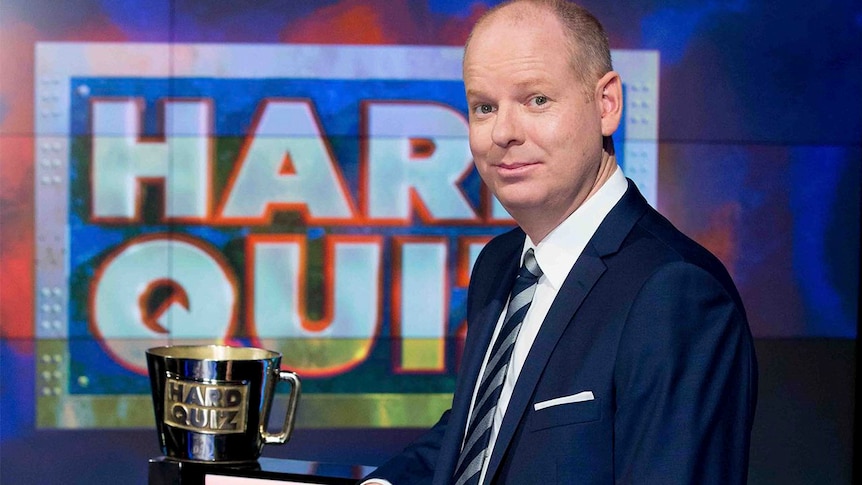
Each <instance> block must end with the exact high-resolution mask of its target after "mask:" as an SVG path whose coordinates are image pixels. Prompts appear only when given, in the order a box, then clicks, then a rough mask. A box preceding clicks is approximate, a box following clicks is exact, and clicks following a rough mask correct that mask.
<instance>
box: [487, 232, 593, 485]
mask: <svg viewBox="0 0 862 485" xmlns="http://www.w3.org/2000/svg"><path fill="white" fill-rule="evenodd" d="M604 271H605V264H604V263H603V262H602V260H601V258H599V256H598V254H597V253H596V251H595V248H593V247H592V245H590V244H588V245H587V247H586V248H585V249H584V252H583V254H581V257H580V258H578V261H577V262H576V263H575V265H574V266H573V267H572V271H571V272H570V273H569V276H568V277H566V281H565V282H564V283H563V286H562V288H560V292H559V294H558V295H557V298H556V299H555V300H554V303H553V304H552V305H551V308H550V309H549V310H548V315H547V316H546V317H545V320H544V322H543V323H542V329H541V331H539V333H538V335H537V336H536V340H535V341H534V342H533V346H532V347H531V348H530V352H529V353H528V354H527V359H526V361H524V366H523V367H522V368H521V373H520V374H519V375H518V381H517V383H516V384H515V388H514V389H513V391H512V397H511V399H510V400H509V405H508V407H507V408H506V414H505V416H504V417H503V423H502V425H501V426H500V432H499V434H498V435H497V441H496V442H495V444H494V451H493V453H492V454H491V459H490V461H489V462H488V476H489V477H493V476H494V473H496V471H497V467H498V466H499V465H500V460H501V459H502V457H503V455H504V454H505V451H506V449H507V448H508V447H509V442H510V441H511V440H512V436H513V435H514V433H515V429H516V428H517V426H518V423H519V422H520V421H521V418H522V417H523V415H524V412H525V411H526V409H527V406H528V405H529V403H530V398H531V396H532V395H533V391H534V390H535V388H536V385H537V384H538V382H539V377H540V376H541V374H542V371H544V369H545V365H546V364H547V363H548V359H550V357H551V353H552V352H553V350H554V347H556V345H557V342H558V341H559V340H560V337H561V336H562V335H563V332H564V331H565V329H566V327H567V326H568V325H569V322H570V321H571V320H572V317H573V316H574V314H575V312H576V311H577V309H578V307H580V306H581V303H582V302H583V301H584V298H586V296H587V294H589V292H590V290H591V289H592V287H593V285H595V284H596V281H598V279H599V277H600V276H601V275H602V273H604Z"/></svg>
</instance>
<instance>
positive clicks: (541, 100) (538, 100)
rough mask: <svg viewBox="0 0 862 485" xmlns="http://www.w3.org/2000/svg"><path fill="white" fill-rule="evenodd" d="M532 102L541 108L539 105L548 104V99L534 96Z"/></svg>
mask: <svg viewBox="0 0 862 485" xmlns="http://www.w3.org/2000/svg"><path fill="white" fill-rule="evenodd" d="M533 102H534V103H536V104H537V105H539V106H541V105H543V104H545V103H547V102H548V97H547V96H542V95H539V96H536V97H534V98H533Z"/></svg>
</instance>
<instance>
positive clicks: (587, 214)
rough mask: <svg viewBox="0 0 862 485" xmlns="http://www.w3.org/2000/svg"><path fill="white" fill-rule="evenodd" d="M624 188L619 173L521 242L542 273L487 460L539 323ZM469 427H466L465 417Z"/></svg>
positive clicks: (517, 342)
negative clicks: (539, 234)
mask: <svg viewBox="0 0 862 485" xmlns="http://www.w3.org/2000/svg"><path fill="white" fill-rule="evenodd" d="M627 188H628V182H627V181H626V178H625V176H624V175H623V172H622V170H621V169H620V168H619V167H617V169H616V170H614V173H613V174H612V175H611V177H610V178H609V179H608V180H607V182H605V183H604V185H602V186H601V187H600V188H599V190H598V191H596V193H595V194H593V195H592V197H590V198H589V199H587V200H585V201H584V203H583V204H581V206H580V207H578V208H577V210H575V212H573V213H572V214H571V215H570V216H569V217H567V218H566V219H565V220H564V221H563V222H562V223H561V224H560V225H559V226H557V227H556V228H554V230H553V231H551V232H550V233H549V234H548V235H547V236H545V239H543V240H542V241H541V242H539V244H534V243H533V241H532V240H530V237H529V236H527V238H526V240H525V241H524V247H523V249H522V250H521V264H523V261H524V253H526V252H527V250H528V249H530V248H533V251H534V252H535V255H536V261H537V262H538V263H539V268H541V269H542V277H541V278H539V282H538V286H537V287H536V293H535V294H534V295H533V302H532V303H531V304H530V308H529V309H528V310H527V314H526V315H525V316H524V323H522V324H521V329H520V331H519V333H518V337H517V339H516V340H515V348H514V349H513V350H512V357H511V360H510V361H509V366H508V367H507V368H506V379H505V381H504V382H503V389H502V391H501V392H500V399H499V401H497V408H496V410H495V413H494V422H493V425H492V426H491V441H490V444H489V446H488V455H487V456H488V457H489V458H490V456H491V453H492V452H493V451H494V442H495V441H496V439H497V433H498V432H499V431H500V425H501V423H502V422H503V416H504V415H505V414H506V408H507V407H508V405H509V399H510V398H511V397H512V391H513V390H514V388H515V384H516V382H517V381H518V375H520V373H521V368H522V367H523V366H524V361H526V360H527V354H528V353H529V352H530V348H531V347H532V346H533V341H535V340H536V335H537V334H538V333H539V329H540V328H541V327H542V322H543V321H544V320H545V316H546V315H547V314H548V310H549V309H550V308H551V304H552V303H553V302H554V299H555V298H556V297H557V293H558V292H559V291H560V287H562V286H563V282H564V281H565V279H566V277H567V276H568V275H569V272H570V271H571V270H572V266H574V265H575V261H577V259H578V258H579V257H580V256H581V253H582V252H583V250H584V248H585V247H586V246H587V242H589V240H590V239H591V238H592V237H593V234H595V232H596V230H597V229H598V228H599V225H600V224H601V223H602V221H603V220H604V219H605V216H607V215H608V212H610V211H611V209H612V208H613V207H614V205H616V203H617V202H619V200H620V199H621V198H622V196H623V194H624V193H625V191H626V189H627ZM507 306H508V305H507ZM505 315H506V308H503V312H502V313H501V314H500V318H499V320H498V321H497V327H496V328H495V329H494V336H493V337H492V338H491V341H492V342H493V341H494V340H495V339H496V338H497V334H498V333H499V332H500V329H501V328H502V326H503V319H504V318H505ZM490 353H491V346H488V349H487V350H486V351H485V360H484V362H483V363H482V369H481V370H480V371H479V375H480V376H481V375H482V373H483V372H485V365H486V364H487V363H488V358H489V357H490ZM479 380H480V379H477V381H476V388H475V389H473V400H472V401H471V403H470V414H472V409H473V404H474V403H475V401H476V392H477V390H478V386H479ZM467 422H468V423H469V422H470V416H469V414H468V416H467ZM487 470H488V460H487V459H486V460H485V463H484V464H483V465H482V474H481V476H480V478H479V483H480V484H481V483H483V482H484V480H485V472H486V471H487Z"/></svg>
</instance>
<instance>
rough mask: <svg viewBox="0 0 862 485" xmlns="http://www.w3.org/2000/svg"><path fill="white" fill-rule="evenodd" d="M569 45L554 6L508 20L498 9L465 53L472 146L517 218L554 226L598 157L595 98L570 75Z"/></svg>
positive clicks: (584, 189)
mask: <svg viewBox="0 0 862 485" xmlns="http://www.w3.org/2000/svg"><path fill="white" fill-rule="evenodd" d="M569 52H570V51H569V49H568V47H567V43H566V38H565V36H564V34H563V30H562V27H561V26H560V24H559V22H558V21H557V20H556V18H555V17H554V16H553V15H552V14H550V13H548V12H544V11H541V12H537V15H533V14H530V15H526V16H524V17H522V18H521V19H519V20H517V21H515V22H513V21H512V20H511V17H510V16H509V14H508V13H507V12H506V11H505V10H503V11H501V12H498V14H497V15H496V16H495V17H493V18H490V19H488V21H487V22H486V23H485V24H483V25H481V26H480V27H479V28H478V30H477V31H475V32H474V33H473V37H472V39H471V41H470V43H469V45H468V46H467V51H466V53H465V59H464V85H465V88H466V91H467V104H468V107H469V109H470V115H469V120H470V150H471V151H472V152H473V158H474V162H475V164H476V167H477V169H478V170H479V174H480V175H481V177H482V179H483V180H484V181H485V184H486V185H487V186H488V187H489V188H490V189H491V191H492V192H493V193H494V195H496V196H497V198H498V199H499V200H500V202H501V203H502V204H503V206H504V207H505V208H506V209H507V210H508V211H509V212H510V213H511V214H512V216H513V217H514V218H515V220H516V221H518V223H519V224H521V225H524V224H523V223H524V220H523V218H533V217H542V218H547V219H548V224H551V226H550V227H549V228H547V230H550V229H552V228H553V227H556V225H557V224H559V223H560V222H562V220H563V219H565V218H566V217H567V216H568V215H569V214H571V213H572V212H573V211H574V210H575V209H576V208H577V207H578V206H579V205H580V204H581V203H582V202H583V201H584V199H585V198H586V197H587V195H588V194H589V193H590V191H591V189H592V188H593V185H594V184H595V182H596V177H597V173H598V170H599V166H600V164H601V161H602V127H601V107H600V105H601V103H600V102H599V100H600V98H598V99H597V98H596V96H597V94H596V93H595V92H594V91H595V86H590V87H589V89H585V88H584V86H583V83H582V82H580V81H579V80H578V78H577V76H575V72H574V70H573V69H572V66H571V60H570V58H569ZM585 92H589V93H590V94H589V95H588V94H585ZM599 96H600V93H599ZM543 236H544V235H542V237H543Z"/></svg>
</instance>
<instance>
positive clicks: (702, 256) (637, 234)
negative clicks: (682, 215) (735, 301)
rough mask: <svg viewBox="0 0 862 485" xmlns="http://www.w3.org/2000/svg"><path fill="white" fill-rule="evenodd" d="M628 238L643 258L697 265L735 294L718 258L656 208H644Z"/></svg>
mask: <svg viewBox="0 0 862 485" xmlns="http://www.w3.org/2000/svg"><path fill="white" fill-rule="evenodd" d="M629 239H630V240H629V243H630V247H640V250H638V251H637V252H638V253H639V255H640V256H641V257H642V258H643V259H641V261H642V262H646V261H653V263H654V264H657V265H661V264H664V263H672V262H682V263H687V264H690V265H692V266H696V267H699V268H701V269H702V270H704V271H705V272H707V273H708V274H710V275H712V277H713V278H715V279H717V280H718V281H719V282H720V283H721V284H722V286H724V287H725V288H726V289H727V290H728V291H729V292H730V293H731V294H733V295H736V293H737V292H736V287H735V285H734V283H733V281H732V279H731V277H730V274H729V273H728V271H727V269H726V268H725V266H724V264H723V263H722V262H721V260H719V259H718V258H717V257H716V256H715V255H714V254H713V253H711V252H710V251H709V250H708V249H706V248H705V247H703V246H702V245H701V244H700V243H698V242H697V241H695V240H693V239H692V238H690V237H689V236H687V235H686V234H684V233H683V232H682V231H680V230H679V229H677V228H676V227H675V226H674V225H673V224H672V223H671V222H670V221H669V220H667V219H666V218H665V217H664V216H662V215H661V214H659V213H658V212H657V211H655V210H650V211H647V212H646V213H645V214H644V216H643V217H642V218H641V219H640V221H638V223H637V224H636V225H635V228H634V230H633V231H632V232H631V233H630V235H629ZM736 298H738V296H736Z"/></svg>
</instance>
